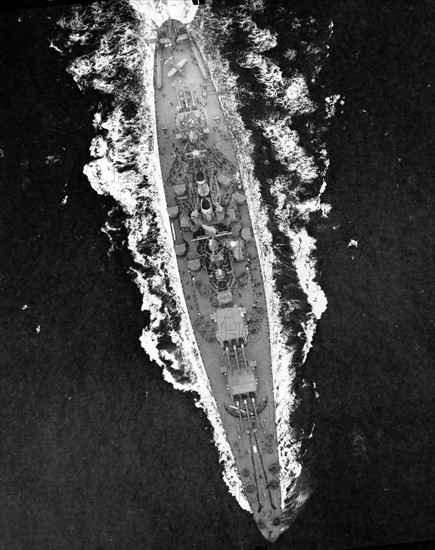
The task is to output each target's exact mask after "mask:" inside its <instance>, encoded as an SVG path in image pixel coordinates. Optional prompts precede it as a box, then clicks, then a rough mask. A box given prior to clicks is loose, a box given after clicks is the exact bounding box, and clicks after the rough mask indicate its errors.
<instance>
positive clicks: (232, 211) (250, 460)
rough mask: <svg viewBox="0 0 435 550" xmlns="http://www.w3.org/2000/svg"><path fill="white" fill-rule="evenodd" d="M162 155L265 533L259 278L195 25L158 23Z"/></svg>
mask: <svg viewBox="0 0 435 550" xmlns="http://www.w3.org/2000/svg"><path fill="white" fill-rule="evenodd" d="M154 84H155V98H156V101H155V106H156V121H157V135H158V145H159V157H160V165H161V173H162V180H163V183H164V191H165V197H166V203H167V211H168V217H169V222H170V226H171V230H172V237H173V244H174V248H175V252H176V258H177V263H178V269H179V274H180V281H181V285H182V289H183V296H184V301H185V304H186V308H187V311H188V314H189V318H190V322H191V324H192V328H193V331H194V334H195V338H196V342H197V345H198V349H199V352H200V355H201V359H202V362H203V364H204V368H205V371H206V373H207V376H208V379H209V383H210V387H211V390H212V392H213V396H214V398H215V400H216V406H217V411H216V414H219V415H220V416H221V419H222V423H223V426H224V428H225V431H226V435H227V438H228V441H229V444H230V446H231V449H232V451H233V454H234V458H235V463H236V466H237V469H238V472H239V475H240V479H241V490H242V491H243V493H244V495H245V496H246V498H247V500H248V502H249V504H250V506H251V509H252V512H253V514H254V517H255V520H256V522H257V525H258V527H259V529H260V531H261V532H262V534H263V536H264V537H265V538H267V539H268V540H275V539H276V538H277V537H278V535H279V533H280V531H281V525H280V524H281V494H280V485H279V459H278V449H277V433H276V423H275V407H274V402H273V401H274V400H273V377H272V365H271V350H270V330H269V323H268V318H267V307H266V299H265V292H264V282H263V278H262V273H261V266H260V262H259V258H258V251H257V246H256V242H255V236H254V234H253V229H252V223H251V217H250V213H249V208H248V204H247V201H246V198H245V195H244V193H243V181H241V179H240V175H239V171H238V163H237V158H236V154H235V150H234V146H233V143H232V139H231V133H230V130H229V126H228V121H226V120H225V117H224V113H223V111H222V108H221V105H220V101H219V90H217V89H216V87H215V85H214V83H213V81H212V79H211V77H210V73H209V69H208V67H207V65H206V63H205V60H204V58H203V56H202V54H201V52H200V51H199V48H198V45H197V44H196V42H195V39H194V36H193V34H192V33H191V32H190V31H189V29H188V28H186V27H184V26H183V25H181V23H179V22H177V21H171V20H170V21H168V22H166V23H165V24H164V25H163V26H162V27H161V28H160V29H159V32H158V36H157V40H156V53H155V82H154Z"/></svg>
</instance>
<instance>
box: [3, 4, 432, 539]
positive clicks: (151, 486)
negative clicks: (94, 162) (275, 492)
mask: <svg viewBox="0 0 435 550" xmlns="http://www.w3.org/2000/svg"><path fill="white" fill-rule="evenodd" d="M222 5H224V3H223V2H222ZM276 5H277V3H275V5H274V6H273V7H272V6H271V7H269V8H268V10H267V11H266V13H265V15H264V16H263V17H262V18H260V19H259V21H258V24H263V25H268V26H270V27H271V28H272V30H275V31H276V32H278V33H279V43H278V47H277V49H276V51H275V52H274V55H275V56H276V60H277V61H278V62H279V63H280V64H281V65H282V68H283V70H285V66H284V65H285V64H284V61H283V58H282V52H283V51H285V50H286V49H288V48H289V47H292V48H294V49H296V50H297V51H298V50H300V56H299V58H298V63H299V69H300V70H301V72H302V73H303V74H308V73H309V71H310V70H312V67H310V66H309V63H308V62H307V61H306V57H304V55H303V44H302V45H301V34H298V35H295V34H293V33H291V32H290V31H289V30H288V29H289V27H290V26H289V25H287V24H286V23H285V21H277V20H276V18H275V17H274V14H275V13H276V11H275V10H276ZM292 6H293V7H292V10H291V11H290V12H289V16H290V15H291V16H293V15H294V16H298V17H301V18H302V19H303V18H306V17H307V16H309V15H312V16H313V17H314V18H315V19H316V21H317V23H316V25H313V26H311V27H310V30H309V32H310V33H313V32H318V33H319V34H321V33H326V29H327V26H328V22H329V20H330V19H331V18H332V20H333V22H334V35H333V38H332V41H331V43H330V56H329V58H328V59H329V60H328V63H326V64H324V67H323V69H322V72H321V74H320V78H319V79H318V81H317V84H316V86H313V89H312V90H311V93H312V94H313V95H314V97H319V98H321V97H324V96H325V95H331V94H340V95H341V96H342V97H343V98H344V100H345V102H344V105H343V107H342V109H341V110H340V112H339V113H337V115H336V116H335V118H334V120H333V122H332V125H331V126H330V128H329V129H328V132H327V135H326V143H327V151H328V156H329V159H330V162H331V166H330V171H329V176H328V188H327V191H326V197H325V200H326V201H327V202H329V203H330V204H331V205H332V210H331V214H330V216H329V218H327V219H321V218H320V217H319V218H318V219H314V220H313V221H312V223H311V226H310V231H311V233H312V234H313V235H314V236H316V238H317V241H318V252H317V255H318V262H319V263H318V267H319V275H318V280H319V282H320V284H321V286H322V288H323V289H324V291H325V293H326V295H327V298H328V309H327V311H326V313H325V314H324V316H323V317H322V319H321V321H320V323H319V325H318V329H317V334H316V337H315V341H314V348H313V349H312V350H311V352H310V354H309V357H308V361H307V363H306V365H305V366H304V367H303V370H302V371H301V373H300V376H301V377H302V376H304V377H305V378H306V379H308V380H310V381H312V382H315V383H316V387H317V390H318V392H319V395H320V399H319V401H318V403H317V405H316V406H314V410H313V405H312V404H311V403H310V400H309V398H308V397H307V398H306V399H304V400H303V403H302V407H301V408H300V411H299V415H300V418H298V422H301V423H304V422H306V421H307V418H310V419H311V418H313V417H314V422H315V424H316V427H315V431H314V434H313V437H312V438H311V439H310V440H308V442H307V444H306V453H305V456H304V471H303V472H304V473H303V477H302V479H303V481H304V482H306V483H307V484H309V485H310V486H311V488H312V495H311V497H310V499H309V500H308V502H307V504H306V506H305V507H304V508H303V510H302V512H301V513H300V514H299V515H298V517H297V518H296V519H295V521H294V524H293V525H292V527H291V528H290V530H289V531H287V532H286V533H285V534H284V535H283V536H282V537H281V538H280V539H279V540H278V542H277V543H276V544H274V545H268V544H266V543H265V542H264V541H263V539H262V538H261V536H260V534H259V533H258V531H257V529H256V527H255V525H254V523H253V522H252V521H251V519H250V516H249V514H247V513H245V512H243V511H242V510H241V509H240V508H239V506H238V505H237V503H236V501H235V500H234V499H233V498H232V497H231V496H230V495H229V494H228V492H227V488H226V486H225V485H224V483H223V481H222V479H221V466H219V465H218V453H217V450H216V449H215V447H214V445H213V442H212V440H211V428H210V427H209V425H208V422H207V420H206V418H205V415H204V414H203V413H202V412H201V411H200V410H198V409H197V408H196V407H195V406H194V401H193V398H192V396H191V395H189V394H181V393H180V392H176V391H175V390H173V388H172V387H171V386H170V385H168V384H167V383H166V382H164V381H163V379H162V376H161V372H160V369H159V368H158V367H157V366H155V365H153V364H152V363H150V362H149V360H148V359H147V356H146V354H145V353H144V352H143V350H142V348H141V347H140V344H139V336H140V334H141V331H142V328H143V327H144V326H146V323H147V320H148V318H147V315H146V313H142V312H141V311H140V308H141V296H140V294H139V291H138V290H137V288H136V286H135V285H134V284H133V282H132V278H131V276H130V275H129V271H128V270H129V267H130V265H131V260H130V257H129V254H128V253H127V251H126V249H125V246H123V244H122V243H123V239H124V238H125V235H124V234H123V231H122V227H121V221H122V215H121V214H119V213H117V211H116V210H115V211H113V210H112V209H113V208H114V207H115V204H114V201H113V200H112V199H110V198H106V197H101V196H97V195H96V193H95V192H94V191H93V190H92V189H91V187H90V185H89V183H88V181H87V179H86V178H85V176H84V175H83V174H82V167H83V165H84V164H85V163H86V162H88V160H89V144H90V141H91V139H92V137H93V135H94V132H93V127H92V118H93V113H94V112H95V111H96V109H97V106H98V105H100V104H103V105H109V102H110V97H108V96H103V95H101V94H98V93H96V92H92V91H87V92H86V93H85V94H82V93H81V92H80V91H79V89H78V88H77V86H76V84H75V83H74V82H73V80H72V78H71V76H70V75H68V73H67V72H66V68H67V66H68V64H69V63H71V62H72V61H73V60H74V58H75V56H76V55H77V52H75V51H74V50H73V51H71V52H70V53H69V54H68V55H60V54H59V52H57V51H55V50H54V49H53V48H49V47H48V46H49V43H50V40H53V39H55V38H57V37H58V35H59V33H60V32H61V29H60V28H59V27H57V26H56V21H58V20H59V18H60V17H62V16H65V15H68V13H69V8H66V7H65V8H56V9H54V8H50V9H44V10H42V9H40V10H37V9H35V10H28V11H23V12H17V11H15V12H9V13H8V12H5V13H3V14H2V18H1V21H0V27H1V38H0V40H1V52H2V56H1V68H0V78H1V87H0V125H1V126H0V148H1V149H2V151H3V153H4V156H3V158H1V159H0V195H1V196H0V238H1V241H0V247H1V248H0V252H1V255H0V285H1V290H2V298H1V301H0V306H1V326H0V331H1V352H0V360H1V394H0V396H1V414H2V418H1V429H2V432H1V449H0V450H1V457H0V459H1V471H0V475H1V480H0V483H1V493H0V498H1V509H2V514H1V524H2V525H1V531H2V534H1V536H2V548H5V549H15V548H16V549H18V548H22V549H33V548H42V549H45V548H47V549H48V548H65V549H68V550H69V549H81V550H82V549H97V548H98V549H104V550H105V549H121V548H122V549H128V550H129V549H136V548H138V549H139V548H145V549H148V548H149V549H154V548H156V549H170V548H171V549H183V550H184V549H190V548H199V549H202V548H216V549H217V548H219V549H221V548H225V549H227V548H228V549H234V550H236V549H245V550H251V549H254V548H257V549H261V548H269V547H270V548H272V547H274V548H283V549H284V548H292V549H301V550H305V549H310V548H313V549H322V550H323V549H329V548H331V549H336V548H337V549H338V548H357V547H363V546H375V545H383V544H393V543H399V542H413V541H418V540H428V539H432V538H435V525H434V520H433V514H431V510H432V509H433V507H434V494H433V487H434V476H433V474H434V472H433V456H434V453H433V436H434V434H433V416H434V412H435V411H434V405H433V388H434V372H433V363H434V347H433V342H434V340H433V337H434V334H433V333H434V318H433V305H434V300H433V281H434V280H435V279H434V265H433V255H432V251H433V242H434V239H433V237H434V225H433V224H434V222H433V211H434V190H433V161H432V154H431V152H432V151H433V122H434V121H433V111H434V109H433V102H432V101H431V95H432V94H433V85H434V78H433V77H434V72H433V25H432V16H433V8H432V7H431V5H430V3H429V2H425V1H420V2H407V3H404V2H382V1H381V2H369V1H363V0H361V1H358V2H356V1H350V0H347V1H342V2H314V1H311V2H309V1H305V2H302V1H300V2H299V1H297V2H293V3H292ZM301 32H302V31H301ZM307 32H308V30H307ZM302 38H303V37H302ZM308 38H309V37H308V36H307V39H308ZM237 39H238V40H240V36H238V38H237ZM226 47H227V52H226V53H227V55H228V57H229V59H230V61H231V60H232V56H234V52H235V42H233V43H228V44H227V46H226ZM80 53H82V52H80ZM299 59H300V60H299ZM232 68H233V70H239V71H241V69H240V68H239V69H237V66H236V64H234V67H232ZM241 76H243V73H242V72H241ZM254 107H255V106H253V105H249V104H248V103H247V104H246V105H245V109H244V112H243V116H244V120H245V123H246V124H247V125H248V127H249V125H250V118H251V116H252V113H253V112H254V111H253V110H254ZM256 108H257V107H256ZM305 122H306V121H304V120H299V121H296V122H295V123H296V124H297V125H298V131H299V132H300V133H301V136H302V140H303V142H304V145H306V147H307V148H309V147H310V144H309V138H308V136H307V135H304V127H305V126H304V123H305ZM253 131H255V129H254V128H253ZM49 157H52V158H49ZM261 170H262V168H261V165H259V166H258V175H259V176H261V175H262V172H261ZM66 195H67V200H66V203H65V204H62V201H64V199H65V196H66ZM110 211H112V215H111V218H112V220H114V219H118V221H119V224H118V225H119V231H118V232H115V237H116V241H117V242H118V246H117V248H116V250H115V251H114V252H112V253H110V254H108V251H109V249H110V248H111V243H110V242H109V240H108V239H107V236H106V235H105V234H104V233H102V232H101V227H102V226H103V225H104V223H105V222H106V221H107V218H108V213H109V212H110ZM271 223H272V222H271ZM276 238H277V239H279V235H277V234H276ZM351 239H355V240H357V241H358V247H357V248H355V247H350V248H348V247H347V243H349V241H350V240H351ZM282 282H284V281H282ZM24 306H27V307H26V308H25V307H24ZM289 322H293V323H295V326H296V327H297V323H298V321H297V320H296V321H294V320H289ZM38 331H39V332H38Z"/></svg>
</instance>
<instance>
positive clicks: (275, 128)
mask: <svg viewBox="0 0 435 550" xmlns="http://www.w3.org/2000/svg"><path fill="white" fill-rule="evenodd" d="M261 9H262V6H261V1H258V2H248V1H247V2H246V6H244V9H242V10H239V11H238V13H237V14H236V13H231V11H230V10H228V13H226V14H222V13H220V14H219V18H218V16H217V15H216V14H215V13H214V12H213V6H210V5H209V6H207V7H205V8H202V9H201V13H198V14H197V15H196V17H195V20H194V22H193V27H194V28H195V29H196V30H197V32H198V42H199V46H200V48H201V50H202V52H203V55H204V57H205V58H206V61H207V63H208V66H209V68H210V71H211V74H212V78H213V80H214V81H215V84H216V86H217V88H218V89H219V90H220V91H221V104H222V108H223V110H224V113H225V115H230V116H227V120H228V124H229V129H230V134H231V136H232V139H233V143H234V146H235V149H236V154H237V157H238V161H239V165H240V172H241V175H242V179H243V182H244V186H245V190H246V195H247V200H248V203H249V207H250V212H251V219H252V221H253V225H254V232H255V235H256V238H257V244H258V250H259V255H260V260H261V265H262V272H263V276H264V282H265V293H266V299H267V306H268V313H269V323H270V332H271V349H272V363H273V377H274V401H275V406H276V414H277V416H276V417H277V429H278V438H279V455H280V466H281V486H282V505H283V509H284V511H285V510H287V517H288V518H290V516H294V514H295V512H296V511H297V510H298V509H299V508H300V507H301V506H302V504H303V503H304V501H305V500H306V498H307V497H308V494H309V490H308V489H306V487H305V488H301V487H298V485H297V483H296V482H297V479H298V477H299V475H300V473H301V459H302V457H301V442H302V440H303V438H304V436H305V437H310V436H311V431H312V430H310V431H309V433H307V434H303V433H301V431H300V430H295V429H294V427H293V426H292V424H291V421H290V420H291V415H292V413H293V412H294V411H295V409H296V408H297V407H298V402H299V398H298V396H297V394H296V392H295V390H294V382H295V378H296V371H297V369H298V368H299V367H300V366H301V364H302V363H303V362H304V361H305V359H306V357H307V354H308V352H309V349H310V347H311V345H312V341H313V337H314V333H315V328H316V323H317V321H318V319H319V318H320V316H321V315H322V313H323V311H324V310H325V309H326V303H327V301H326V297H325V295H324V293H323V291H322V290H321V288H320V287H319V285H318V283H317V282H316V261H315V241H314V239H313V238H312V237H311V236H310V235H309V233H308V231H307V228H306V226H307V224H308V221H309V220H310V216H312V214H313V213H315V212H317V213H320V214H321V215H323V216H326V215H327V214H328V211H329V207H328V205H325V204H323V203H322V201H321V194H322V192H323V190H324V188H325V185H326V184H325V176H326V170H327V157H326V152H325V149H324V146H322V143H321V142H319V143H320V145H319V146H318V148H317V149H318V155H317V156H316V158H314V156H312V155H309V154H308V153H307V152H306V151H305V150H304V148H303V147H302V146H301V145H300V143H299V141H300V140H299V136H298V133H297V132H296V130H295V129H293V128H292V120H293V118H294V117H295V116H298V115H301V114H310V113H312V112H314V111H315V110H316V106H315V105H314V104H313V102H312V101H311V100H310V98H309V94H308V89H307V84H306V80H305V77H304V76H303V75H302V74H300V73H298V72H296V71H295V72H294V74H292V75H290V76H283V74H282V71H281V69H280V67H279V66H278V65H276V64H275V63H274V62H273V61H272V60H271V59H270V58H269V57H268V56H267V55H266V53H265V52H267V51H268V50H269V49H271V48H273V47H274V45H276V40H277V37H276V35H275V34H274V33H273V32H272V31H271V30H268V29H260V28H259V27H258V26H257V25H256V24H255V23H254V20H253V17H254V16H255V13H256V12H258V10H261ZM195 12H196V7H194V6H192V4H191V2H190V0H183V1H180V2H171V1H170V0H169V1H168V2H165V3H163V2H161V1H160V0H142V1H140V0H131V5H129V4H128V3H127V2H125V3H115V4H113V5H107V4H106V5H99V4H92V5H91V6H89V7H86V8H76V9H75V11H74V12H73V15H72V16H71V17H70V18H69V19H68V20H62V21H60V22H59V24H60V25H61V26H62V27H63V28H64V29H65V30H66V31H67V32H68V39H67V42H66V44H65V46H64V47H65V48H67V49H69V50H70V51H71V50H72V49H73V48H76V49H77V48H78V47H80V48H81V50H82V51H80V52H79V55H78V56H77V57H76V58H75V59H74V61H73V63H72V64H71V65H70V68H69V71H70V73H71V74H72V76H73V78H74V80H75V81H76V83H77V85H78V86H79V87H80V89H82V90H85V89H86V88H93V89H96V90H99V91H101V92H103V93H104V94H109V95H108V97H110V98H111V105H110V107H103V106H102V107H101V108H100V109H99V110H98V112H97V113H96V114H95V116H94V126H95V129H96V137H95V138H94V140H93V141H92V143H91V147H90V152H91V156H92V157H93V159H94V160H92V161H91V162H89V163H88V164H87V165H86V166H85V168H84V172H85V174H86V176H87V177H88V179H89V182H90V184H91V185H92V187H93V188H94V189H95V191H96V192H97V193H100V194H109V195H111V196H112V197H114V199H115V200H116V201H117V203H118V204H119V206H120V207H121V208H122V210H123V212H124V215H125V217H124V222H123V223H124V225H125V228H126V229H127V235H128V237H127V239H128V248H129V250H130V251H131V255H132V258H133V267H132V268H131V270H132V275H133V278H134V280H135V282H136V284H137V285H138V287H139V289H140V291H141V293H142V296H143V304H142V309H143V310H145V311H148V312H150V320H149V324H148V326H147V327H145V328H144V330H143V333H142V336H141V344H142V346H143V348H144V349H145V351H146V352H147V354H148V355H149V356H150V358H151V359H152V360H154V361H155V362H156V363H157V364H159V365H160V366H161V367H162V369H163V373H164V378H165V379H166V380H167V381H168V382H170V383H172V384H173V386H174V387H175V388H177V389H180V390H183V391H194V392H195V394H196V395H197V397H196V404H197V406H198V407H201V408H202V409H203V410H204V411H205V412H206V414H207V416H208V418H209V420H210V422H211V424H212V426H213V429H214V438H215V442H216V445H217V447H218V450H219V455H220V461H221V463H222V465H223V468H224V474H223V475H224V479H225V482H226V484H227V486H228V488H229V490H230V492H231V494H233V495H234V496H235V497H236V498H237V500H238V502H239V504H240V505H241V506H242V507H243V508H244V509H245V510H250V507H249V504H248V502H247V499H246V497H245V495H244V494H243V492H242V491H241V482H240V479H239V477H238V473H237V470H236V467H235V462H234V457H233V454H232V451H231V448H230V446H229V443H228V441H227V439H226V437H225V432H224V429H223V426H222V423H221V421H220V417H219V415H217V414H216V410H217V407H216V403H215V400H214V397H213V394H212V391H211V388H210V385H209V382H208V377H207V375H206V372H205V369H204V365H203V364H202V361H201V358H200V355H199V351H198V348H197V345H196V341H195V337H194V334H193V330H192V327H191V324H190V321H189V316H188V313H187V307H186V304H185V301H184V296H183V292H182V288H181V282H180V279H179V274H178V269H177V262H176V258H175V253H174V249H173V246H172V237H171V231H170V227H169V220H168V219H167V216H166V207H165V196H164V190H163V182H162V177H161V172H160V164H159V156H158V148H157V135H156V120H155V110H154V88H153V70H154V44H152V43H151V42H150V41H149V39H151V38H154V37H155V33H156V29H157V28H158V27H159V26H160V25H161V24H162V23H163V22H164V21H165V20H166V19H167V18H168V15H170V16H171V17H172V18H174V19H178V20H180V21H182V22H183V23H187V22H190V21H192V19H193V18H194V16H195ZM236 19H237V21H238V24H240V25H241V27H242V28H243V31H244V33H245V35H246V36H247V40H246V44H245V45H244V48H245V50H243V48H241V51H240V52H239V61H238V62H239V64H240V67H242V68H244V69H247V70H251V71H252V74H253V75H254V76H255V79H256V80H257V81H258V82H259V83H260V84H261V85H262V93H263V98H264V100H265V101H268V102H270V108H269V109H268V113H267V116H262V115H258V116H256V117H255V118H254V119H253V120H252V124H253V127H254V130H253V131H255V129H256V131H259V132H261V134H262V136H263V138H264V139H265V140H266V141H267V143H269V144H270V147H271V150H272V153H273V156H274V158H275V159H277V160H278V161H279V162H281V164H282V165H283V166H284V167H285V169H284V170H283V171H282V173H281V174H279V175H277V176H274V177H273V178H270V180H269V181H267V182H260V181H259V179H258V178H257V176H256V166H255V163H254V160H253V157H254V148H255V144H254V137H253V132H252V131H250V130H248V129H247V127H246V124H245V123H244V121H243V118H242V116H241V114H240V112H241V105H240V89H241V86H242V85H241V84H240V82H239V81H238V80H237V77H236V75H235V74H234V73H233V72H232V71H231V69H230V67H229V62H228V59H226V58H225V55H224V54H223V53H222V48H221V46H222V43H223V42H225V40H226V38H227V37H228V36H229V33H230V32H231V30H230V28H231V26H232V24H233V22H234V20H236ZM97 37H98V39H97ZM91 44H92V45H93V46H92V47H91ZM83 50H85V51H86V53H83ZM291 57H292V53H291V52H289V53H288V59H291ZM318 68H319V67H318ZM314 76H315V75H314ZM245 91H246V90H245ZM247 93H249V90H248V91H247ZM335 101H336V99H334V98H332V99H329V107H330V109H331V104H332V105H333V104H334V102H335ZM319 181H321V182H322V184H321V185H320V186H318V187H319V188H318V190H317V191H315V192H311V194H310V198H308V199H307V198H306V196H307V193H303V192H302V191H304V190H306V189H307V188H309V187H310V186H312V187H316V186H315V182H317V183H318V182H319ZM265 184H267V187H268V189H269V193H270V197H271V199H272V201H273V204H271V203H269V202H268V198H267V196H266V195H267V194H266V195H265V193H264V189H263V186H264V185H265ZM302 195H303V196H304V198H301V197H302ZM272 208H273V210H272ZM271 217H273V218H274V219H275V220H276V223H277V228H278V230H279V232H280V234H281V235H282V239H281V241H280V242H277V240H276V238H275V235H274V234H272V231H271V227H270V220H271ZM104 230H105V231H106V233H107V234H108V235H109V236H110V234H111V231H110V220H109V221H108V224H107V226H106V228H105V229H104ZM283 247H284V248H285V247H290V249H291V251H292V256H291V259H289V258H288V257H287V258H285V257H284V255H283V253H282V248H283ZM286 269H289V270H292V272H295V273H296V274H297V281H296V283H297V284H295V287H296V286H297V287H298V288H297V289H295V290H297V291H298V292H299V294H298V293H297V292H296V293H293V292H292V291H291V289H290V291H289V290H288V289H287V290H286V291H284V290H283V289H281V288H279V280H278V279H277V276H276V274H277V273H281V274H282V273H285V271H286ZM301 296H303V299H301ZM294 316H296V317H297V318H298V320H299V321H298V325H297V329H295V325H294V324H293V325H292V324H291V323H290V322H289V318H290V317H294ZM295 332H296V333H295ZM298 349H300V350H301V351H300V352H298Z"/></svg>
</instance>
